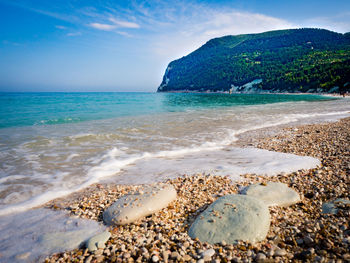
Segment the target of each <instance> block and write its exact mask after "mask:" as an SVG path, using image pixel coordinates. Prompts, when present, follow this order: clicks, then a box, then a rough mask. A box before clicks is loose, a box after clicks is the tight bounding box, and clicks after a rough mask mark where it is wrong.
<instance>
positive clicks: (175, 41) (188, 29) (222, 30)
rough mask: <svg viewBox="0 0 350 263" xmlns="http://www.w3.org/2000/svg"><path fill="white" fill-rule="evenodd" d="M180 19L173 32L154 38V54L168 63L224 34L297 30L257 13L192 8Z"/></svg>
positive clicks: (280, 21) (281, 20) (294, 26)
mask: <svg viewBox="0 0 350 263" xmlns="http://www.w3.org/2000/svg"><path fill="white" fill-rule="evenodd" d="M186 12H187V13H186V16H183V17H181V16H179V18H178V20H177V21H175V23H174V26H173V28H172V30H169V29H168V30H167V32H165V33H164V32H162V33H161V34H159V35H158V36H157V37H155V38H154V39H155V43H153V44H152V49H153V52H155V53H156V54H157V55H158V56H159V57H163V58H167V60H168V61H170V60H173V59H176V58H179V57H182V56H184V55H187V54H188V53H190V52H192V51H194V50H195V49H197V48H199V47H200V46H201V45H203V44H205V42H207V41H208V40H210V39H212V38H215V37H221V36H225V35H238V34H248V33H261V32H265V31H269V30H278V29H287V28H296V27H299V26H297V25H295V24H293V23H290V22H288V21H286V20H283V19H280V18H276V17H271V16H267V15H263V14H258V13H249V12H240V11H237V10H232V9H231V10H218V9H211V8H208V7H205V6H197V7H195V8H194V7H192V11H191V12H190V15H189V14H188V10H187V11H186Z"/></svg>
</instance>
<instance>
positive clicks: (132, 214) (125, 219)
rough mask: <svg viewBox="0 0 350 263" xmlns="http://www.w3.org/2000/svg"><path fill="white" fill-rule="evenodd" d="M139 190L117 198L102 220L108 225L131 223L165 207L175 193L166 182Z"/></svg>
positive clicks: (173, 198)
mask: <svg viewBox="0 0 350 263" xmlns="http://www.w3.org/2000/svg"><path fill="white" fill-rule="evenodd" d="M141 191H142V193H140V192H139V193H137V194H133V195H125V196H123V197H121V198H120V199H118V200H117V201H116V202H115V203H114V204H113V205H112V206H110V207H109V208H108V209H107V210H106V211H105V212H104V213H103V220H104V222H105V223H106V224H108V225H125V224H129V223H132V222H134V221H136V220H138V219H140V218H142V217H145V216H148V215H151V214H153V213H155V212H157V211H159V210H161V209H163V208H165V207H167V206H168V204H169V203H170V202H171V201H173V200H175V199H176V195H177V194H176V190H175V188H174V187H173V186H172V185H168V184H159V185H157V186H154V187H145V188H144V189H142V190H141Z"/></svg>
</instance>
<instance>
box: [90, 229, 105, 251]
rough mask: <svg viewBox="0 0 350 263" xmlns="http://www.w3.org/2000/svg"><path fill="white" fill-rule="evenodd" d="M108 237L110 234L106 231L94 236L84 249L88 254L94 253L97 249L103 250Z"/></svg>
mask: <svg viewBox="0 0 350 263" xmlns="http://www.w3.org/2000/svg"><path fill="white" fill-rule="evenodd" d="M110 237H111V233H109V232H108V231H105V232H103V233H100V234H98V235H95V236H93V237H91V238H90V239H89V240H88V241H87V242H86V247H87V248H88V250H89V251H90V252H91V251H95V250H97V249H98V248H104V247H105V246H104V244H105V243H106V242H107V240H108V239H109V238H110Z"/></svg>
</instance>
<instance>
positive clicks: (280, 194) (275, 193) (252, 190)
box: [242, 182, 300, 206]
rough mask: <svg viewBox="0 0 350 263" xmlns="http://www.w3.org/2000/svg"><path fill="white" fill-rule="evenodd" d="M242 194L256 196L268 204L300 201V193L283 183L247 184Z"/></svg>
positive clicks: (279, 204) (282, 204) (280, 204)
mask: <svg viewBox="0 0 350 263" xmlns="http://www.w3.org/2000/svg"><path fill="white" fill-rule="evenodd" d="M242 194H245V195H249V196H251V197H255V198H257V199H259V200H261V201H263V202H264V203H265V204H266V205H267V206H276V205H277V206H289V205H292V204H295V203H298V202H300V196H299V194H298V193H297V192H296V191H295V190H294V189H292V188H290V187H288V185H286V184H283V183H275V182H268V183H267V184H266V185H262V184H252V185H249V186H247V187H246V188H245V189H244V190H243V191H242Z"/></svg>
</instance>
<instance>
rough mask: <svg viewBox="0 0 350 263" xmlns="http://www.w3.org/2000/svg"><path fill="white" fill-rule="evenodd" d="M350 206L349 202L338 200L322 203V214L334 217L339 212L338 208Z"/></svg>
mask: <svg viewBox="0 0 350 263" xmlns="http://www.w3.org/2000/svg"><path fill="white" fill-rule="evenodd" d="M341 205H350V200H347V199H343V198H339V199H336V200H334V201H332V202H328V203H324V204H323V205H322V214H332V215H335V214H337V213H338V211H339V206H341Z"/></svg>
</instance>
